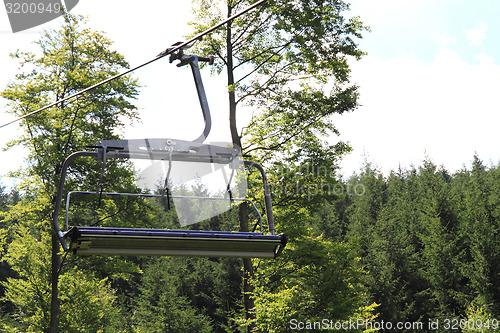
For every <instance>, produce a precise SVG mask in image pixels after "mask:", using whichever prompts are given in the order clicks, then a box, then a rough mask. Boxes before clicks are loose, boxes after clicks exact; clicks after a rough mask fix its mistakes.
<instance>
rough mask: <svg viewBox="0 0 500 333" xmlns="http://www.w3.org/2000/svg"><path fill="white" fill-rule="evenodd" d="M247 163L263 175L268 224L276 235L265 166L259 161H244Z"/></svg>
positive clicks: (271, 232)
mask: <svg viewBox="0 0 500 333" xmlns="http://www.w3.org/2000/svg"><path fill="white" fill-rule="evenodd" d="M243 162H244V163H245V165H248V166H252V167H254V168H256V169H257V170H259V171H260V174H261V176H262V184H263V186H264V206H265V207H266V217H267V225H268V228H269V233H270V234H271V235H274V232H275V230H274V217H273V204H272V202H271V191H269V186H268V185H267V176H266V172H265V171H264V168H263V167H262V166H261V165H260V164H259V163H257V162H254V161H243Z"/></svg>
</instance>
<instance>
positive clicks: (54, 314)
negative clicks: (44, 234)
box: [49, 232, 61, 333]
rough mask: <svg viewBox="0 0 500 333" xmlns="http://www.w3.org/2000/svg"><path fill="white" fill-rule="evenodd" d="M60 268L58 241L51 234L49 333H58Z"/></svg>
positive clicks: (54, 235) (55, 236) (53, 234)
mask: <svg viewBox="0 0 500 333" xmlns="http://www.w3.org/2000/svg"><path fill="white" fill-rule="evenodd" d="M60 267H61V257H60V256H59V239H58V238H57V235H56V234H55V232H53V233H52V274H51V283H52V293H51V299H50V326H49V333H59V313H60V302H59V290H58V288H59V286H58V283H59V269H60Z"/></svg>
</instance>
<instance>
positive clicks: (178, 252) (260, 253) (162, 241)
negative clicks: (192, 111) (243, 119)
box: [53, 49, 287, 258]
mask: <svg viewBox="0 0 500 333" xmlns="http://www.w3.org/2000/svg"><path fill="white" fill-rule="evenodd" d="M183 51H184V50H183V49H181V50H179V51H177V52H176V53H174V54H171V55H170V62H173V61H174V60H180V63H179V64H178V65H177V66H184V65H188V64H189V65H190V66H191V69H192V73H193V77H194V80H195V85H196V89H197V93H198V98H199V100H200V104H201V109H202V112H203V117H204V120H205V128H204V130H203V133H202V134H201V135H200V136H199V137H198V138H197V139H196V140H194V141H185V140H176V139H136V140H101V141H99V142H98V143H97V144H96V145H95V146H92V147H90V148H91V149H92V150H88V151H79V152H76V153H73V154H72V155H70V156H69V157H67V158H66V160H65V161H64V164H63V167H62V171H61V177H60V181H59V184H58V190H57V196H56V205H55V210H54V215H53V227H54V229H55V231H56V233H57V235H58V237H59V241H60V243H61V245H62V247H63V249H64V250H65V251H72V252H74V253H76V254H79V255H94V254H101V255H168V256H205V257H242V258H244V257H246V258H274V257H277V256H279V255H280V254H281V252H282V251H283V248H284V247H285V245H286V242H287V238H286V235H285V234H279V235H276V234H275V230H274V219H273V212H272V204H271V196H270V191H269V187H268V184H267V178H266V174H265V171H264V169H263V168H262V166H260V165H259V164H258V163H256V162H253V161H243V164H244V165H245V166H251V167H254V168H257V170H258V171H259V172H260V174H261V177H262V182H263V190H264V207H265V213H266V219H267V224H268V229H269V233H268V234H265V233H264V232H263V227H262V216H261V214H260V213H259V211H258V209H257V207H256V205H255V204H254V203H253V202H252V201H250V200H248V199H246V198H231V201H246V202H248V203H249V205H250V207H251V208H253V210H254V211H256V213H257V215H258V217H259V223H260V231H257V232H233V231H206V230H187V229H178V230H172V229H145V228H118V227H96V226H70V225H69V221H68V220H69V218H68V214H69V205H70V200H71V196H72V195H75V194H82V195H86V194H95V193H96V191H70V192H69V193H67V198H66V223H65V228H64V231H62V230H61V228H60V225H59V215H60V210H61V205H62V201H63V192H64V184H65V180H66V175H67V171H68V168H69V166H70V164H71V162H72V161H74V160H75V159H77V158H82V157H93V158H95V159H96V160H97V161H99V162H100V163H101V166H102V168H101V176H102V172H103V170H104V168H105V165H106V162H107V160H109V159H139V160H141V159H142V160H151V161H164V162H168V163H169V171H168V172H170V166H171V164H172V163H173V162H185V163H189V162H194V163H211V164H216V165H217V164H218V165H232V164H234V163H236V161H238V158H239V156H241V152H240V150H239V148H236V147H225V146H220V145H214V144H205V143H204V141H205V139H206V138H207V136H208V134H209V133H210V129H211V117H210V110H209V107H208V102H207V98H206V95H205V91H204V87H203V83H202V80H201V75H200V70H199V67H198V62H199V61H205V62H209V64H211V63H213V57H208V58H205V57H199V56H196V55H185V54H184V52H183ZM168 180H169V175H168V174H167V177H166V181H165V185H166V184H167V182H168ZM166 189H167V192H168V186H166ZM98 194H99V197H101V196H103V195H104V196H132V197H142V198H147V197H165V193H162V194H144V193H114V192H103V191H102V188H101V189H100V191H99V193H98ZM166 198H167V201H170V200H171V199H172V200H190V199H191V200H192V198H193V196H182V195H171V194H170V193H167V196H166ZM196 199H199V200H217V198H211V197H199V198H196Z"/></svg>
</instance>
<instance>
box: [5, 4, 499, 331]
mask: <svg viewBox="0 0 500 333" xmlns="http://www.w3.org/2000/svg"><path fill="white" fill-rule="evenodd" d="M224 3H225V4H226V7H227V13H226V14H227V15H229V14H230V13H232V12H234V11H236V10H238V9H240V8H241V7H244V6H245V5H247V4H248V3H247V1H225V2H224ZM200 4H201V5H200V7H199V8H200V10H199V15H200V21H199V24H198V26H197V27H198V28H199V29H203V28H204V24H205V25H209V24H211V22H213V21H214V20H218V19H219V18H221V15H223V14H222V12H221V11H220V10H219V9H220V7H219V6H218V5H219V4H220V2H219V1H215V0H214V1H204V2H200ZM327 5H328V6H327ZM347 9H348V5H346V4H345V3H344V2H342V1H336V0H335V1H334V0H331V1H320V0H315V1H313V0H309V1H303V2H288V1H287V2H284V1H269V3H268V4H267V5H266V7H263V9H262V10H260V11H255V12H253V13H252V14H251V16H249V18H248V19H247V20H246V21H245V20H238V21H235V22H234V23H232V25H228V26H226V27H225V30H224V29H222V30H221V31H220V32H219V35H217V34H214V36H212V37H211V38H209V39H207V40H206V41H205V43H204V44H201V45H200V50H201V51H203V52H207V53H212V52H215V53H216V54H217V56H218V58H219V62H218V63H217V65H216V70H217V71H222V70H223V69H224V68H225V67H226V68H228V69H229V70H228V88H229V89H228V93H229V95H230V98H229V99H230V102H231V103H232V106H233V107H232V108H230V109H231V110H230V118H231V119H232V125H235V124H236V123H235V121H236V119H235V117H236V116H235V112H236V105H238V104H239V103H242V104H243V102H245V103H246V104H247V105H258V106H259V107H260V108H261V109H262V111H261V112H260V113H255V116H254V117H253V119H252V122H251V124H250V125H249V127H248V128H247V129H246V131H245V132H244V133H238V131H237V130H235V131H232V134H233V141H235V143H243V145H244V149H245V151H246V152H247V153H251V154H252V155H253V156H252V157H253V158H254V159H257V160H259V161H260V162H261V163H263V164H264V165H265V166H266V168H267V170H268V176H269V182H270V185H271V191H272V201H273V204H274V217H275V221H276V229H277V231H278V232H284V233H286V234H287V235H288V237H289V243H288V245H287V248H286V250H285V251H284V252H283V254H282V256H281V257H279V258H276V259H274V260H252V261H251V262H249V265H250V266H245V272H248V270H249V269H250V270H251V271H253V274H251V275H250V274H249V275H247V274H246V273H245V274H244V270H243V269H242V267H241V261H240V260H238V259H231V258H188V257H185V258H184V257H164V258H152V257H111V256H94V257H77V256H75V255H73V254H71V253H68V254H62V253H59V252H58V249H57V248H56V249H54V248H53V247H51V245H52V244H53V243H51V236H52V234H51V229H50V220H51V213H52V211H53V204H54V187H55V183H56V181H57V179H58V177H59V172H60V167H61V163H62V161H63V159H64V158H65V157H66V156H67V155H68V154H70V153H72V152H74V151H75V150H79V149H81V148H82V147H84V146H85V145H92V144H94V143H95V142H94V141H93V140H95V138H99V139H113V138H118V137H119V136H118V135H117V134H116V133H117V132H116V129H117V128H119V127H120V125H121V122H122V121H123V120H124V119H126V118H129V119H134V118H135V117H136V111H135V107H134V105H133V104H132V102H131V101H132V100H133V99H134V98H135V97H136V95H137V89H138V84H137V82H135V81H134V80H132V79H131V78H130V77H123V78H122V79H121V80H118V81H115V82H114V83H113V84H112V85H110V86H103V87H102V88H100V89H98V90H96V91H94V92H92V93H90V94H88V95H85V96H84V97H82V98H80V99H79V100H78V101H75V102H73V103H65V104H62V105H59V106H58V107H56V108H53V109H51V110H49V111H48V112H47V113H46V114H39V115H38V116H36V117H32V118H29V119H28V120H27V121H25V122H24V123H23V129H24V130H25V131H24V135H23V136H22V137H21V138H19V139H18V140H14V141H12V142H11V143H10V146H13V145H16V144H21V145H24V146H25V147H27V148H28V149H29V156H28V159H27V163H26V166H25V168H23V169H20V170H18V171H17V172H16V175H17V176H18V177H21V178H23V179H24V182H22V183H21V184H20V185H19V186H17V187H16V188H14V189H6V188H5V187H3V186H0V227H1V229H0V281H1V282H0V330H2V331H6V332H47V331H49V328H50V327H51V315H53V313H54V312H53V310H54V307H53V305H54V302H53V298H51V296H53V290H51V282H53V280H54V276H56V277H57V279H58V282H59V285H58V290H59V294H58V297H57V304H56V305H57V312H58V313H57V314H58V321H59V327H60V330H61V331H64V332H196V331H199V332H235V331H245V330H252V331H260V332H287V331H295V330H296V328H297V327H294V325H293V324H292V323H298V322H301V323H322V322H323V320H324V319H326V320H328V322H347V321H349V320H351V321H357V320H358V319H359V320H366V321H385V322H403V321H405V322H418V321H420V322H423V323H427V322H429V321H430V320H436V319H440V320H444V319H446V318H448V319H449V318H458V319H460V318H463V319H474V320H475V321H478V320H481V321H483V322H487V321H488V320H489V319H494V318H498V317H499V315H500V303H499V302H500V301H499V300H500V281H499V280H500V229H499V221H500V219H499V214H500V193H499V192H500V167H490V168H487V167H485V166H484V164H483V163H482V162H481V161H480V160H479V158H477V157H475V158H474V162H473V164H472V167H471V169H470V170H469V169H463V170H461V171H459V172H456V173H454V174H450V173H449V172H447V171H446V170H445V169H444V168H438V167H436V166H435V165H434V164H433V163H432V162H430V161H424V162H423V163H422V165H421V166H420V167H415V168H412V169H410V170H398V171H393V172H391V173H390V174H389V175H388V176H383V175H382V174H381V173H380V172H378V171H377V170H376V169H375V168H374V167H373V166H371V165H366V166H365V167H364V169H363V170H362V171H361V172H360V174H359V175H355V176H353V177H351V178H349V179H348V180H346V181H342V180H340V179H339V177H338V175H337V174H338V161H339V159H340V158H341V157H342V155H343V154H344V153H346V152H348V151H349V150H350V147H349V146H348V145H346V144H345V143H342V142H339V143H337V144H330V143H329V142H327V141H326V140H323V138H324V137H325V136H326V135H328V134H331V133H337V130H336V128H335V126H334V124H333V123H332V122H331V119H330V115H332V114H335V113H337V114H341V113H344V112H348V111H351V110H353V109H355V108H356V107H357V87H356V86H355V85H350V83H349V68H348V66H347V60H346V59H347V57H348V56H349V57H353V58H359V57H360V56H361V55H362V52H361V51H360V50H359V49H358V48H357V45H356V44H355V43H354V42H353V39H352V38H354V37H360V31H363V30H364V29H365V27H363V26H362V24H361V22H360V21H359V20H358V19H357V18H353V19H351V20H345V19H344V17H343V11H345V10H347ZM299 14H300V15H299ZM224 15H225V14H224ZM249 23H251V24H249ZM82 24H83V22H82V19H81V18H78V17H74V16H71V15H68V16H67V17H66V24H65V26H64V27H63V28H62V29H61V30H59V31H49V32H47V33H46V34H44V36H42V38H41V39H40V41H39V42H38V44H39V46H40V48H41V54H28V53H22V52H17V53H15V54H13V57H14V58H16V59H18V60H19V61H20V63H21V65H22V68H23V69H24V72H22V73H20V74H19V75H18V76H17V77H16V81H14V82H13V83H11V84H10V85H9V86H8V87H7V89H6V90H5V91H4V92H2V96H3V97H4V98H7V99H8V100H9V101H10V102H11V104H10V110H11V112H12V113H13V114H15V115H17V116H20V115H23V114H26V113H27V112H29V111H31V110H33V109H34V108H37V107H38V106H41V105H43V104H46V103H49V102H51V101H53V100H55V99H57V98H61V97H64V96H67V95H68V94H71V93H72V92H75V91H77V90H79V89H82V88H85V87H88V86H90V85H92V84H94V83H96V82H97V81H99V80H101V79H103V78H105V77H108V76H109V75H113V74H115V73H117V72H119V71H120V70H122V69H124V68H126V67H127V66H128V64H127V63H126V61H125V60H124V58H123V57H122V56H121V55H119V54H118V53H116V52H113V51H110V47H111V45H112V43H111V42H110V41H109V40H108V39H106V38H105V36H104V35H103V34H102V33H98V32H93V31H90V30H88V29H84V28H82ZM318 35H319V36H323V38H322V39H317V38H316V37H317V36H318ZM235 71H236V72H235ZM238 71H239V72H238ZM245 71H246V73H245ZM298 81H300V82H298ZM234 129H235V128H232V130H234ZM71 174H72V176H71V177H70V178H69V185H71V186H72V187H73V188H75V187H76V188H85V189H88V188H89V186H92V185H91V184H93V185H95V184H96V181H97V179H98V178H99V168H98V165H97V163H96V162H95V161H92V160H85V161H81V162H79V163H76V164H75V165H73V166H72V168H71ZM117 180H119V181H117ZM102 183H103V186H106V189H107V190H110V191H112V190H115V191H124V192H128V191H137V190H138V189H137V188H136V185H135V184H134V182H133V172H132V170H131V168H130V166H129V165H128V164H126V163H121V164H119V163H113V162H110V163H109V165H108V168H107V171H106V174H105V176H104V179H103V180H102ZM248 184H249V196H250V197H251V198H252V199H255V201H256V202H262V191H261V190H259V189H260V188H261V179H260V177H259V176H258V174H257V173H252V174H250V175H249V177H248ZM163 205H164V202H161V201H160V202H155V201H146V200H142V199H137V200H135V199H129V198H126V199H123V200H122V199H108V198H103V199H102V200H101V199H99V200H98V201H95V200H81V201H80V202H79V203H78V204H77V205H75V206H72V208H71V209H70V211H69V214H70V218H71V219H72V220H73V221H78V223H79V224H80V223H81V224H99V225H114V226H135V227H142V226H148V227H160V226H162V227H164V226H167V227H171V226H173V225H172V224H171V223H172V214H171V213H169V212H165V211H164V210H163V208H164V207H163ZM238 213H239V212H238V211H237V210H233V211H230V212H228V213H226V214H224V215H222V216H217V217H214V218H212V219H210V220H209V221H206V222H205V223H207V224H208V225H209V227H210V228H211V229H222V228H227V227H228V226H229V223H233V225H232V226H231V227H229V228H233V229H235V225H237V224H238V222H237V221H236V220H237V216H238ZM196 227H199V226H196ZM54 258H57V259H58V260H59V261H56V262H58V263H59V265H56V267H55V268H56V271H55V272H54V266H53V265H52V267H51V262H52V263H53V262H54ZM244 275H245V276H246V278H247V281H249V282H250V283H251V285H252V286H253V287H254V289H253V292H251V293H245V292H244V290H243V288H245V287H244V286H242V284H241V281H242V278H243V276H244ZM245 290H248V289H245ZM242 294H245V298H243V297H242ZM249 299H250V300H252V302H251V303H247V304H246V305H245V304H244V303H246V302H247V301H248V300H249ZM248 304H253V308H250V309H249V308H248ZM248 312H250V314H251V315H248V314H249V313H248ZM491 324H492V323H491ZM491 330H493V329H491ZM357 331H361V330H357ZM409 331H410V330H409ZM464 331H467V332H472V331H474V330H473V329H472V330H471V329H468V330H464Z"/></svg>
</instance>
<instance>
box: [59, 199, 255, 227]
mask: <svg viewBox="0 0 500 333" xmlns="http://www.w3.org/2000/svg"><path fill="white" fill-rule="evenodd" d="M71 194H95V192H90V191H71V192H68V195H67V196H66V221H65V222H66V230H68V229H69V215H68V211H69V202H70V197H71ZM100 194H101V195H108V196H131V197H140V198H161V197H164V195H161V194H145V193H115V192H102V193H100ZM170 198H174V199H202V200H227V199H225V198H211V197H199V196H184V195H174V196H172V195H171V196H170ZM232 200H233V201H241V202H243V201H245V202H249V203H250V204H251V205H252V207H253V209H254V210H255V212H256V213H257V215H258V216H259V224H260V232H261V233H263V232H264V230H263V227H262V215H261V214H260V212H259V210H258V209H257V206H256V205H255V203H254V202H253V201H252V200H249V199H244V198H233V199H232Z"/></svg>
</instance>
